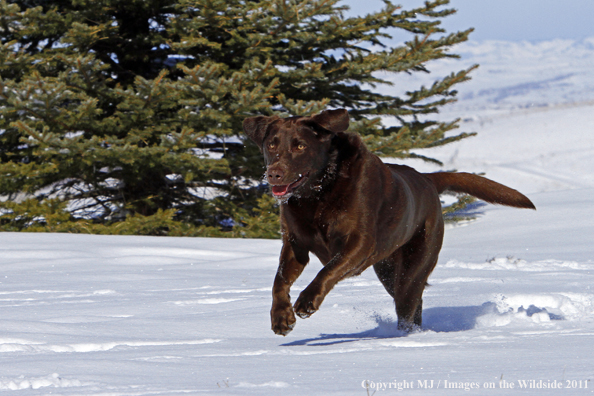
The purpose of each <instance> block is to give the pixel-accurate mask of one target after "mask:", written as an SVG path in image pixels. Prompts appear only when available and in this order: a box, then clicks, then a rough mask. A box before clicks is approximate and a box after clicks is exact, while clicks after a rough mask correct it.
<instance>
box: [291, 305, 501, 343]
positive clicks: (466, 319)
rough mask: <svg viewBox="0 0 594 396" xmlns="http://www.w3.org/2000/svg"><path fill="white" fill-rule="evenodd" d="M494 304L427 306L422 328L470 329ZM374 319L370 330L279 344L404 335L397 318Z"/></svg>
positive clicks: (354, 340)
mask: <svg viewBox="0 0 594 396" xmlns="http://www.w3.org/2000/svg"><path fill="white" fill-rule="evenodd" d="M494 307H495V304H494V303H492V302H486V303H484V304H483V305H479V306H468V307H436V308H428V309H426V310H424V311H423V327H422V329H421V331H427V330H429V331H435V332H447V333H449V332H457V331H466V330H471V329H473V328H474V327H475V326H476V319H477V318H478V317H479V316H481V315H484V314H485V313H487V312H490V311H493V309H494ZM374 319H375V321H376V323H377V327H376V328H374V329H371V330H366V331H363V332H360V333H352V334H320V336H319V337H316V338H307V339H304V340H297V341H292V342H288V343H286V344H281V345H282V346H298V345H307V346H327V345H336V344H343V343H347V342H356V341H362V340H372V339H380V338H399V337H406V336H407V335H408V334H409V333H407V332H405V331H401V330H398V328H397V324H398V323H397V322H396V321H391V320H386V319H383V318H381V317H375V318H374Z"/></svg>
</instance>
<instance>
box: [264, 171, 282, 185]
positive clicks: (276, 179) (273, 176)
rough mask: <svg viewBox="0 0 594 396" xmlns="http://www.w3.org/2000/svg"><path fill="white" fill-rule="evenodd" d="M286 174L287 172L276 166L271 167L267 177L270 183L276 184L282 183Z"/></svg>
mask: <svg viewBox="0 0 594 396" xmlns="http://www.w3.org/2000/svg"><path fill="white" fill-rule="evenodd" d="M284 176H285V173H284V172H283V171H282V170H281V169H278V168H275V169H269V170H268V172H267V176H266V177H267V178H268V183H270V184H275V183H280V182H281V181H282V180H283V177H284Z"/></svg>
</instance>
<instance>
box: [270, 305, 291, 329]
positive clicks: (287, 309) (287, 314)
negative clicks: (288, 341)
mask: <svg viewBox="0 0 594 396" xmlns="http://www.w3.org/2000/svg"><path fill="white" fill-rule="evenodd" d="M270 319H271V322H272V331H274V334H278V335H282V336H286V335H287V334H289V333H290V332H291V330H293V327H295V322H296V320H295V313H294V312H293V307H292V306H291V304H288V305H284V304H283V306H280V307H272V310H270Z"/></svg>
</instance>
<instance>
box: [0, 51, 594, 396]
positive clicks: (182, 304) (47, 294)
mask: <svg viewBox="0 0 594 396" xmlns="http://www.w3.org/2000/svg"><path fill="white" fill-rule="evenodd" d="M521 45H523V44H518V43H508V44H507V45H504V44H501V43H500V44H497V45H495V46H494V45H493V44H492V43H489V42H486V43H482V44H478V43H474V44H472V45H471V47H472V48H474V51H475V53H476V54H479V55H476V56H486V57H487V58H485V59H484V60H480V62H483V61H485V62H486V63H487V64H486V65H485V67H483V68H482V69H487V70H488V69H489V68H490V67H493V68H496V69H497V68H498V69H500V70H502V72H501V73H500V74H499V77H498V78H497V79H492V80H491V79H488V78H485V79H482V77H481V78H479V77H480V76H478V75H477V76H475V80H474V81H473V82H472V83H468V84H466V85H465V86H464V87H463V89H461V90H460V95H461V96H462V97H466V98H467V99H463V100H461V101H460V103H459V104H458V105H456V106H453V107H452V109H450V111H449V112H448V113H446V114H444V117H446V118H448V117H452V116H455V115H459V116H462V117H463V118H467V119H468V120H467V121H465V122H464V123H463V129H464V130H468V131H477V132H478V133H479V134H478V136H477V137H474V138H471V139H467V140H466V141H463V142H459V143H456V144H454V145H452V146H451V147H445V148H438V149H435V152H434V153H432V155H434V156H436V157H438V158H439V159H441V160H442V161H444V163H445V164H446V168H448V169H451V168H456V169H459V170H464V171H471V172H486V174H487V176H488V177H490V178H493V179H495V180H497V181H499V182H502V183H504V184H507V185H510V186H511V187H514V188H517V189H518V190H520V191H522V192H525V193H527V194H528V196H529V197H530V199H532V201H533V202H534V203H535V205H536V207H537V210H536V211H531V210H519V209H511V208H505V207H497V206H492V205H488V206H487V205H486V206H481V207H479V208H478V209H479V211H481V212H482V215H481V216H480V217H479V218H478V219H477V220H475V221H471V222H467V223H464V224H462V225H459V226H456V227H453V228H449V229H448V230H447V231H446V237H445V241H444V248H443V250H442V253H441V255H440V260H439V264H438V266H437V268H436V270H435V271H434V273H433V274H432V276H431V277H430V278H429V282H430V283H431V286H430V287H428V288H427V289H426V292H425V295H424V314H423V321H424V325H423V330H422V331H420V332H416V333H413V334H408V335H407V334H404V333H401V332H399V331H398V330H396V326H395V321H396V315H395V312H394V304H393V302H392V301H391V299H390V297H389V296H388V294H387V293H386V292H385V291H384V289H383V287H382V286H381V284H380V282H379V281H378V280H377V278H376V277H375V274H374V273H373V270H368V271H366V272H364V273H363V274H362V275H361V276H359V277H355V278H351V279H348V280H346V281H344V282H341V283H339V284H338V285H337V286H336V288H335V289H334V290H333V291H332V292H331V293H330V294H329V295H328V297H327V298H326V300H325V301H324V303H323V305H322V308H321V310H320V311H319V312H317V313H315V314H314V315H313V316H312V317H311V318H309V319H306V320H302V319H299V318H298V321H297V325H296V327H295V329H294V330H293V332H291V333H290V334H289V335H288V336H287V337H284V338H283V337H279V336H276V335H274V333H273V332H272V331H271V330H270V318H269V309H270V302H271V296H270V294H271V285H272V280H273V277H274V274H275V271H276V267H277V264H278V253H279V251H280V241H277V240H229V239H214V238H213V239H207V238H159V237H136V236H98V235H70V234H27V233H3V234H1V235H0V238H1V239H0V240H1V243H0V317H1V318H2V320H1V322H0V367H2V368H1V370H0V391H2V392H6V393H9V394H10V392H11V391H13V392H14V393H15V394H19V395H21V394H22V395H38V394H49V393H51V394H60V395H175V394H204V395H211V394H221V395H271V394H282V395H309V394H311V395H366V394H368V395H371V394H373V392H374V391H375V392H376V394H377V395H379V394H382V393H386V394H391V393H395V392H399V391H400V390H402V391H408V392H409V393H413V392H416V394H419V395H443V394H450V393H451V394H461V393H470V394H485V395H491V394H492V395H499V394H515V393H521V394H535V395H536V394H538V395H540V394H559V393H567V394H585V393H592V392H593V390H594V383H592V381H591V380H592V379H593V377H594V370H593V367H594V356H593V354H592V347H591V345H592V344H593V343H594V262H593V260H594V247H593V244H592V236H593V235H594V220H593V219H594V200H593V199H592V195H593V194H594V176H593V172H592V169H594V163H593V162H592V157H593V156H592V153H594V135H592V131H593V129H594V104H593V103H591V102H590V101H591V100H594V98H592V97H590V96H588V95H591V94H589V93H588V92H587V91H588V89H589V88H588V87H591V85H588V84H591V83H592V81H594V76H593V74H592V72H591V71H590V72H588V71H587V70H585V69H584V68H583V66H584V65H583V64H580V61H578V60H575V59H574V60H572V61H571V62H569V61H568V59H569V58H571V57H572V56H573V55H567V56H566V55H563V54H566V53H567V52H564V51H567V48H570V49H571V48H572V47H573V46H576V45H577V46H578V47H579V46H580V45H582V44H580V43H572V44H571V45H570V46H569V47H568V46H567V43H565V42H559V41H557V42H549V43H542V44H538V45H536V44H531V45H533V46H534V48H535V49H534V51H536V52H537V53H538V52H540V53H541V55H542V56H543V57H544V56H545V55H546V56H549V55H547V54H550V53H554V54H557V55H555V56H553V55H550V57H549V58H547V59H548V60H547V62H553V63H554V62H557V64H561V63H562V62H567V63H568V66H567V70H560V69H559V71H558V72H559V73H567V74H571V75H572V76H575V77H571V78H568V79H566V80H565V81H566V82H568V83H567V84H556V83H550V84H541V85H534V87H533V88H531V89H530V90H529V91H527V92H524V93H523V94H522V95H513V97H510V98H511V99H501V100H495V99H496V98H498V97H500V96H498V95H497V94H492V95H491V94H489V95H482V96H481V95H477V94H475V95H473V96H471V95H470V94H469V93H470V92H475V93H476V92H480V90H482V89H484V90H489V89H491V88H492V87H493V86H496V85H497V80H498V81H499V83H500V84H499V85H501V86H506V85H508V83H509V85H513V84H515V85H518V84H522V83H529V82H530V81H532V80H531V77H530V75H529V74H524V72H525V71H527V70H528V68H529V65H530V62H529V61H528V60H522V59H524V58H525V57H527V56H528V55H526V54H525V53H524V49H525V48H527V47H521ZM526 45H528V44H526ZM514 46H520V47H519V48H520V49H519V50H518V51H512V52H511V53H510V58H509V59H508V60H507V61H505V56H504V54H505V53H506V52H508V50H509V49H510V48H513V47H514ZM497 48H499V49H497ZM522 48H524V49H522ZM584 48H586V47H584ZM571 51H573V50H571ZM571 51H570V52H571ZM576 51H577V50H576ZM584 51H585V52H584V54H583V58H584V59H586V60H587V61H588V62H590V61H591V60H593V57H594V55H593V54H594V48H590V49H588V51H589V52H588V51H586V50H584ZM481 54H482V55H481ZM571 54H573V52H571ZM468 56H469V58H468V62H470V63H472V62H473V59H474V58H473V57H474V56H475V55H468ZM530 56H532V55H530ZM464 61H467V59H466V58H465V59H464ZM474 61H476V59H474ZM491 61H492V62H495V63H489V62H491ZM497 62H499V63H497ZM514 62H517V64H519V65H523V66H522V67H520V68H518V69H517V70H516V69H514V68H513V67H511V65H512V64H513V63H514ZM523 62H525V63H523ZM584 62H586V61H584ZM590 64H591V63H590ZM506 65H507V66H506ZM576 65H577V66H576ZM542 67H543V68H545V67H544V66H542ZM545 69H547V71H546V72H543V73H544V74H543V76H537V77H538V79H540V80H542V79H548V78H549V74H547V73H553V70H554V69H555V66H554V65H552V66H550V67H549V66H547V67H546V68H545ZM535 70H536V69H535ZM553 74H554V73H553ZM574 78H575V80H573V79H574ZM582 83H583V84H582ZM471 84H475V85H471ZM581 85H583V87H584V89H581V88H580V86H581ZM586 88H588V89H586ZM593 92H594V91H593ZM465 95H466V96H465ZM471 97H472V98H473V99H469V98H471ZM536 99H538V100H542V103H544V104H546V106H545V105H542V106H540V105H539V106H529V104H530V103H537V100H536ZM538 103H541V102H538ZM424 154H427V153H424ZM410 163H411V164H412V165H413V166H415V167H417V168H421V169H425V170H432V169H433V168H430V166H429V165H424V164H422V163H421V162H419V161H411V162H410ZM320 268H321V265H320V264H319V262H318V261H317V260H316V259H315V258H312V262H311V263H310V265H309V266H308V267H307V268H306V270H305V271H304V273H303V275H302V276H301V278H300V279H299V280H298V281H297V283H296V285H295V286H294V288H293V292H292V295H293V297H295V296H296V295H298V292H299V291H300V290H302V289H303V288H304V287H305V286H306V285H307V284H308V282H309V281H311V279H313V277H314V276H315V274H316V273H317V271H319V269H320ZM430 386H432V388H431V387H430ZM366 387H367V388H366ZM512 387H513V388H512ZM543 387H545V389H542V388H543ZM558 387H563V388H564V389H563V391H555V390H553V389H552V388H558ZM411 388H412V390H411ZM503 388H506V389H507V390H505V389H503ZM568 388H571V389H568ZM466 389H468V391H466Z"/></svg>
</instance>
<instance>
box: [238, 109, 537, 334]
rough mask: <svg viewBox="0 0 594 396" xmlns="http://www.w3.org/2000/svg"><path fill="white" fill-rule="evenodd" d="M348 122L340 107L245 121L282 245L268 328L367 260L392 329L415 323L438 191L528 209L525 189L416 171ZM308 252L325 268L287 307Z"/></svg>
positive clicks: (431, 257)
mask: <svg viewBox="0 0 594 396" xmlns="http://www.w3.org/2000/svg"><path fill="white" fill-rule="evenodd" d="M348 121H349V119H348V113H347V112H346V110H329V111H324V112H322V113H320V114H318V115H315V116H312V117H290V118H284V119H281V118H278V117H276V116H275V117H263V116H260V117H252V118H247V119H246V120H245V121H244V124H243V126H244V131H245V133H246V134H247V135H248V136H249V137H250V138H251V139H252V140H253V141H254V142H255V143H256V144H257V145H258V146H259V147H260V149H261V150H262V152H263V154H264V159H265V162H266V166H267V169H266V179H267V180H268V182H269V183H270V185H271V187H272V192H273V194H274V195H275V196H277V198H278V199H279V201H280V202H281V207H280V211H281V227H282V239H283V247H282V250H281V254H280V264H279V268H278V271H277V274H276V277H275V279H274V284H273V289H272V309H271V311H270V314H271V320H272V330H273V331H274V332H275V333H276V334H280V335H286V334H288V333H289V332H290V331H291V330H292V329H293V327H294V326H295V314H297V315H298V316H300V317H301V318H307V317H309V316H311V315H312V314H313V313H314V312H316V311H317V310H318V309H319V308H320V305H321V304H322V301H323V300H324V298H325V297H326V295H327V294H328V293H329V292H330V290H332V288H333V287H334V286H335V285H336V283H338V282H339V281H341V280H343V279H345V278H348V277H351V276H354V275H359V274H361V273H362V272H363V271H364V270H365V269H367V268H369V267H370V266H372V265H373V267H374V270H375V272H376V274H377V276H378V278H379V280H380V281H381V282H382V284H383V285H384V287H385V288H386V290H387V291H388V293H389V294H390V295H391V296H392V297H393V298H394V302H395V303H396V313H397V314H398V327H399V328H401V329H403V330H407V331H410V330H412V329H414V328H416V327H420V326H421V320H422V295H423V290H424V288H425V285H426V282H427V279H428V277H429V274H430V273H431V271H433V268H434V267H435V265H436V264H437V257H438V254H439V251H440V249H441V244H442V240H443V218H442V214H441V203H440V201H439V193H441V192H443V191H445V190H451V191H455V192H464V193H468V194H471V195H474V196H476V197H478V198H481V199H484V200H485V201H487V202H492V203H497V204H502V205H509V206H515V207H520V208H534V205H533V204H532V202H530V200H529V199H528V198H526V197H525V196H524V195H522V194H520V193H519V192H517V191H515V190H512V189H511V188H508V187H505V186H503V185H501V184H499V183H496V182H494V181H491V180H488V179H486V178H484V177H480V176H476V175H472V174H468V173H448V172H439V173H429V174H422V173H418V172H417V171H415V170H414V169H412V168H410V167H408V166H402V165H393V164H390V165H386V164H384V163H383V162H382V161H381V160H380V159H379V158H378V157H377V156H376V155H374V154H372V153H371V152H370V151H369V150H367V148H366V147H365V145H364V144H363V142H362V140H361V138H360V137H359V136H358V135H356V134H352V133H346V132H345V131H346V130H347V128H348V123H349V122H348ZM310 252H311V253H313V254H315V255H316V256H317V257H318V258H319V259H320V261H321V262H322V264H323V265H324V268H322V270H321V271H320V272H319V273H318V274H317V276H316V277H315V279H314V280H313V281H312V282H311V283H310V284H309V286H307V287H306V288H305V289H304V290H303V291H302V292H301V294H300V295H299V297H298V298H297V300H296V301H295V304H294V305H291V299H290V296H289V291H290V288H291V285H292V284H293V283H294V282H295V280H296V279H297V278H298V277H299V275H300V274H301V272H302V271H303V269H304V268H305V266H306V265H307V263H308V262H309V253H310Z"/></svg>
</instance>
